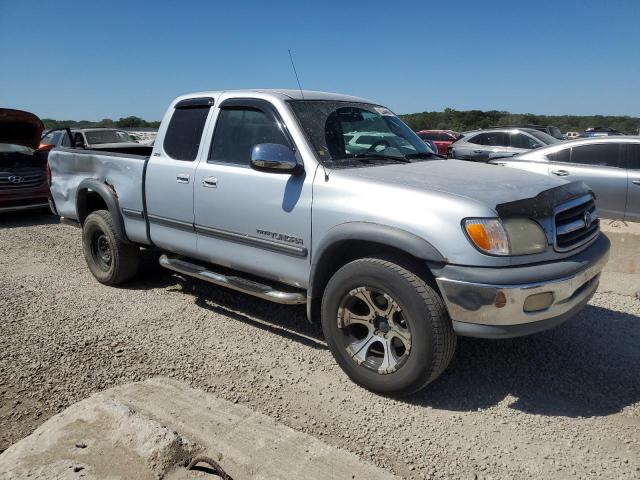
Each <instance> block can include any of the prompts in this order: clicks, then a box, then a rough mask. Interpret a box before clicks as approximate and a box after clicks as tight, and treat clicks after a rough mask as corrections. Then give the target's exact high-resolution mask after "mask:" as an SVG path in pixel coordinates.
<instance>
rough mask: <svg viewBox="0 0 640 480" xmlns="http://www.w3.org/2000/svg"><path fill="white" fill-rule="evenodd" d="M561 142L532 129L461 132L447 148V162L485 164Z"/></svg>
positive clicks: (494, 129)
mask: <svg viewBox="0 0 640 480" xmlns="http://www.w3.org/2000/svg"><path fill="white" fill-rule="evenodd" d="M559 141H560V140H558V139H557V138H554V137H552V136H551V135H548V134H547V133H544V132H541V131H539V130H535V129H533V128H493V129H486V130H476V131H472V132H464V133H463V134H462V136H461V138H458V140H457V141H456V142H454V143H453V144H452V145H451V146H450V147H449V154H448V156H449V157H450V158H456V159H458V160H472V161H474V162H486V161H488V160H491V159H494V158H502V157H512V156H514V155H518V154H519V153H524V152H526V151H528V150H533V149H536V148H540V147H544V146H546V145H553V144H554V143H558V142H559Z"/></svg>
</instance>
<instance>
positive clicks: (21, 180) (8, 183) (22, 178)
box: [0, 172, 45, 190]
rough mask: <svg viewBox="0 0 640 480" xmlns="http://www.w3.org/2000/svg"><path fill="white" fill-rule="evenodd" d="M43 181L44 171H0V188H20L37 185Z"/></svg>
mask: <svg viewBox="0 0 640 480" xmlns="http://www.w3.org/2000/svg"><path fill="white" fill-rule="evenodd" d="M44 182H45V176H44V172H29V173H11V172H9V173H8V172H2V173H0V190H20V189H23V188H34V187H39V186H40V185H42V184H43V183H44Z"/></svg>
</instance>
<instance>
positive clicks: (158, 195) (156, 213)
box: [145, 99, 211, 256]
mask: <svg viewBox="0 0 640 480" xmlns="http://www.w3.org/2000/svg"><path fill="white" fill-rule="evenodd" d="M209 101H210V99H193V100H192V101H191V102H189V101H186V102H185V101H183V102H179V103H178V104H176V107H175V108H174V110H173V114H172V117H171V120H170V122H169V126H168V127H167V130H166V132H165V133H164V136H163V138H158V139H157V140H156V145H155V146H154V149H153V152H152V155H151V158H150V160H149V164H148V166H147V173H146V181H145V187H146V188H145V190H146V201H147V216H148V220H149V233H150V235H151V240H152V241H153V243H154V244H155V245H157V246H158V247H161V248H163V249H166V250H169V251H171V252H175V253H181V254H184V255H189V256H195V255H196V253H197V248H196V234H195V229H194V225H193V224H194V212H193V186H194V179H195V170H196V164H197V162H196V159H197V158H198V152H199V150H200V141H201V138H202V133H203V131H204V127H205V124H206V121H207V117H208V115H209V111H210V110H211V106H210V105H209Z"/></svg>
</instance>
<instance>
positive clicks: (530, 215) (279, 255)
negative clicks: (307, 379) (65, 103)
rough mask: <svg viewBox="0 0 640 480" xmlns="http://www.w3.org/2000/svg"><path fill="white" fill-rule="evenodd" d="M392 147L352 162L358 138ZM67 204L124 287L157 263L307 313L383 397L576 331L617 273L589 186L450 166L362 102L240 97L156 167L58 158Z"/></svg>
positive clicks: (58, 187)
mask: <svg viewBox="0 0 640 480" xmlns="http://www.w3.org/2000/svg"><path fill="white" fill-rule="evenodd" d="M354 132H369V133H371V132H374V133H376V137H378V138H380V140H377V141H375V142H373V143H371V144H370V145H369V147H368V148H367V149H366V151H360V152H358V153H349V152H348V148H347V145H346V142H345V134H347V133H349V134H350V133H354ZM49 160H50V166H51V172H52V186H51V191H52V195H53V198H54V200H55V205H56V207H57V212H58V214H59V215H60V216H62V217H63V219H64V221H65V222H66V223H70V222H71V223H73V222H75V223H77V224H78V225H80V226H81V227H82V243H83V249H84V255H85V257H86V261H87V264H88V267H89V269H90V270H91V272H92V273H93V275H94V277H95V278H96V279H97V280H98V281H99V282H102V283H104V284H106V285H117V284H121V283H124V282H126V281H128V280H130V279H131V278H132V277H133V276H134V275H135V274H136V272H137V270H138V266H139V263H140V249H141V248H147V247H156V248H158V249H161V250H163V251H164V253H163V254H162V255H161V256H160V263H161V264H162V265H163V266H164V267H166V268H169V269H171V270H173V271H176V272H180V273H181V274H184V275H189V276H192V277H195V278H198V279H201V280H204V281H207V282H211V283H213V284H217V285H223V286H226V287H229V288H231V289H234V290H238V291H240V292H244V293H248V294H251V295H254V296H256V297H259V298H262V299H266V300H269V301H272V302H278V303H284V304H306V306H307V315H308V318H309V320H311V321H318V320H319V321H320V322H321V324H322V329H323V332H324V335H325V338H326V340H327V343H328V345H329V348H330V350H331V353H332V354H333V356H334V357H335V359H336V361H337V362H338V364H339V365H340V367H341V368H342V369H343V370H344V371H345V372H346V373H347V375H348V376H349V377H350V378H351V379H353V380H354V381H355V382H357V383H358V384H360V385H362V386H364V387H366V388H368V389H370V390H372V391H375V392H380V393H384V394H393V395H405V394H409V393H411V392H415V391H416V390H419V389H420V388H422V387H424V386H425V385H427V384H428V383H429V382H431V381H433V380H434V379H435V378H437V377H438V376H439V375H440V374H441V373H442V372H443V371H444V369H445V368H446V367H447V365H448V363H449V362H450V360H451V358H452V356H453V353H454V349H455V346H456V338H457V335H466V336H472V337H482V338H507V337H516V336H520V335H527V334H531V333H535V332H539V331H542V330H546V329H548V328H551V327H554V326H556V325H559V324H561V323H562V322H564V321H565V320H567V319H568V318H570V317H572V316H574V315H575V314H576V313H577V312H578V311H579V310H580V309H581V308H582V307H583V306H584V305H585V304H586V303H587V302H588V301H589V299H590V298H591V296H592V295H593V294H594V292H595V291H596V288H597V286H598V281H599V276H600V272H601V270H602V268H603V266H604V264H605V262H606V261H607V257H608V254H609V241H608V240H607V238H606V236H604V235H601V234H600V230H599V221H598V218H597V212H596V208H595V203H594V198H593V194H592V192H591V190H590V189H589V188H588V187H587V186H586V185H584V184H583V183H580V182H576V183H568V182H566V181H564V180H562V179H559V178H549V177H546V176H542V175H535V174H531V173H528V172H523V171H520V170H517V169H511V168H504V169H496V167H495V166H490V165H483V164H477V163H471V162H463V161H456V160H444V159H442V158H440V157H438V156H436V155H434V154H433V153H432V152H431V151H430V150H429V149H428V147H427V146H426V145H425V144H424V143H423V142H422V140H420V138H419V137H418V136H417V135H416V134H415V133H414V132H413V131H411V129H410V128H409V127H407V126H406V125H405V124H404V123H403V122H402V121H401V120H400V119H399V118H398V117H397V116H396V115H394V114H393V113H392V112H391V111H390V110H388V109H387V108H385V107H383V106H380V105H378V104H376V103H373V102H371V101H368V100H365V99H362V98H357V97H351V96H346V95H338V94H329V93H322V92H312V91H305V92H302V91H293V90H244V91H243V90H239V91H221V92H204V93H196V94H191V95H185V96H181V97H179V98H177V99H176V100H174V101H173V102H172V103H171V105H170V106H169V108H168V110H167V112H166V114H165V116H164V118H163V120H162V123H161V126H160V129H159V132H158V136H157V141H156V143H155V145H154V147H153V150H152V152H151V155H150V156H148V157H146V156H136V155H130V154H121V153H109V152H106V151H99V152H97V151H90V150H83V149H65V148H59V149H54V150H53V151H52V152H51V154H50V159H49Z"/></svg>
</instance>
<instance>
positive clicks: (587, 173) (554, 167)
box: [549, 142, 627, 219]
mask: <svg viewBox="0 0 640 480" xmlns="http://www.w3.org/2000/svg"><path fill="white" fill-rule="evenodd" d="M621 148H622V145H621V144H620V143H613V142H608V143H589V144H586V145H578V146H575V147H572V148H571V156H570V159H569V162H568V163H556V162H550V163H549V173H550V175H555V176H558V177H562V178H564V179H565V180H569V181H572V182H575V181H582V182H584V183H586V184H587V185H588V186H589V187H591V189H592V190H593V191H594V193H595V194H596V206H597V207H598V212H599V214H600V216H601V217H605V218H612V219H623V218H624V212H625V206H626V203H627V169H626V168H624V166H623V165H621Z"/></svg>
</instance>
